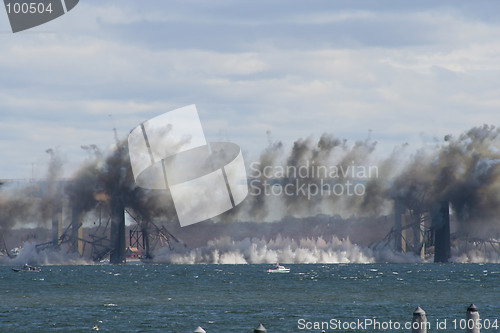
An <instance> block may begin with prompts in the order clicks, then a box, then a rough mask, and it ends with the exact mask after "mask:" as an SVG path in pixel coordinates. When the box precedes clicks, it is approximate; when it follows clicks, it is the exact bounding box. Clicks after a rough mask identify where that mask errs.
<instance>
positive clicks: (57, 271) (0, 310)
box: [0, 264, 500, 333]
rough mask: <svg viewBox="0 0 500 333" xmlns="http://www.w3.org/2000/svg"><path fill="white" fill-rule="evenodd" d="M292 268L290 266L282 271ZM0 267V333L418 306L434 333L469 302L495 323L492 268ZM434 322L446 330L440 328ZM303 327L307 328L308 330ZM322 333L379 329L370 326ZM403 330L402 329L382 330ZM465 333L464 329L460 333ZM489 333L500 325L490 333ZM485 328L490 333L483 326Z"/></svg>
mask: <svg viewBox="0 0 500 333" xmlns="http://www.w3.org/2000/svg"><path fill="white" fill-rule="evenodd" d="M287 266H288V265H287ZM268 267H270V266H269V265H120V266H112V265H94V266H92V265H88V266H42V271H41V272H38V273H36V272H35V273H33V272H18V273H16V272H13V271H12V270H11V267H8V266H0V331H1V332H91V331H92V327H93V325H98V326H99V329H100V332H185V333H188V332H193V330H194V329H195V328H196V327H197V326H198V325H201V326H202V327H203V328H204V329H205V330H206V331H207V333H210V332H253V329H254V328H255V327H256V326H257V325H258V324H259V323H260V322H262V323H263V324H264V326H265V327H266V328H267V330H268V332H269V333H273V332H307V331H310V332H321V330H307V329H304V330H301V329H299V323H300V319H303V321H302V323H307V322H309V323H311V325H312V324H313V323H314V322H323V321H330V320H331V319H336V320H341V321H346V322H351V321H355V320H357V319H360V320H364V319H365V318H370V319H376V320H378V321H379V322H380V323H382V322H388V321H389V320H391V321H392V322H396V321H397V322H401V323H404V322H406V321H409V320H411V317H412V312H413V310H414V309H415V307H416V306H417V305H420V306H421V307H422V308H423V309H424V310H425V311H426V313H427V318H428V320H429V322H430V323H431V325H432V326H431V327H432V330H431V332H437V331H439V332H456V330H453V326H452V320H454V319H455V320H460V319H462V318H465V311H466V309H467V306H468V305H469V304H470V303H475V304H476V305H477V306H478V308H479V311H480V314H481V318H483V319H490V320H491V321H493V320H495V319H497V318H496V317H495V316H499V313H500V300H499V299H498V297H497V289H498V282H499V280H500V265H498V264H446V265H437V264H331V265H330V264H329V265H321V264H309V265H289V267H290V268H291V273H289V274H269V273H266V272H265V270H266V268H268ZM436 320H440V321H446V322H447V329H446V330H445V329H441V330H437V329H436V327H435V322H436ZM304 325H305V324H304ZM326 331H327V332H378V331H379V330H375V329H373V328H369V327H364V329H360V330H357V329H351V330H330V329H327V330H326ZM388 331H393V332H409V331H407V330H404V329H400V330H388ZM460 331H461V330H460ZM489 331H491V332H496V331H500V329H498V330H497V329H491V330H489ZM482 332H487V330H482Z"/></svg>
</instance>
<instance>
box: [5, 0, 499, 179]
mask: <svg viewBox="0 0 500 333" xmlns="http://www.w3.org/2000/svg"><path fill="white" fill-rule="evenodd" d="M499 11H500V2H498V1H495V0H492V1H474V2H473V1H455V0H454V1H422V0H419V1H398V0H394V1H368V0H367V1H330V0H328V1H290V0H286V1H284V0H283V1H269V0H268V1H229V0H213V1H189V0H182V1H165V0H147V1H136V0H116V1H112V0H109V1H108V0H105V1H103V0H82V1H80V3H79V5H78V6H77V7H75V8H74V9H73V10H72V11H70V12H69V13H68V14H66V15H64V16H62V17H60V18H58V19H56V20H54V21H51V22H49V23H47V24H44V25H42V26H39V27H36V28H33V29H30V30H28V31H25V32H20V33H16V34H13V33H12V32H11V30H10V26H9V22H8V19H7V15H6V12H5V11H4V10H3V9H2V10H0V44H1V51H2V53H1V56H0V152H1V159H0V170H1V174H0V178H4V179H5V178H30V177H31V176H34V177H43V176H44V174H45V167H46V163H47V161H48V154H47V153H45V151H46V150H47V149H48V148H52V149H55V150H56V151H57V152H58V153H59V154H60V155H61V156H63V157H64V159H65V166H64V172H65V174H64V175H61V176H65V177H67V176H70V175H71V173H72V171H74V169H75V168H76V167H77V166H78V164H79V163H81V161H82V160H83V159H84V158H85V156H86V155H85V152H84V151H83V150H82V148H81V146H82V145H89V144H96V145H98V146H99V147H101V148H102V149H103V150H106V149H109V148H110V147H112V145H113V143H114V138H113V131H112V129H113V127H114V126H116V128H117V130H118V134H119V136H120V138H125V137H126V136H127V134H128V133H129V131H130V130H131V129H133V128H134V127H135V126H137V125H138V124H139V123H140V122H142V121H144V120H147V119H149V118H152V117H154V116H156V115H159V114H161V113H163V112H166V111H169V110H172V109H174V108H177V107H181V106H184V105H189V104H196V105H197V107H198V111H199V113H200V119H201V121H202V123H203V126H204V129H205V134H206V137H207V140H208V141H216V140H229V141H232V142H235V143H237V144H239V145H240V146H241V147H242V149H243V150H244V152H245V154H246V159H247V160H248V159H252V158H255V156H257V155H258V153H259V152H260V151H261V150H262V149H264V148H265V147H266V145H267V143H268V140H269V138H268V135H267V134H266V133H267V132H268V131H269V133H270V136H271V138H272V140H281V141H283V142H284V143H285V144H287V145H291V144H292V143H293V141H294V140H295V139H298V138H305V137H308V136H312V137H316V138H317V137H319V136H320V135H321V134H322V133H324V132H327V133H333V134H335V135H336V136H338V137H341V138H346V139H348V140H350V141H352V142H354V141H356V140H363V139H365V138H367V137H368V135H371V137H372V138H373V139H374V140H376V141H378V148H377V150H378V151H379V153H380V154H388V153H389V152H390V151H391V150H392V149H393V148H394V147H395V146H397V145H400V144H402V143H405V142H408V143H410V146H411V147H414V148H415V149H417V148H418V147H421V146H422V145H424V144H430V143H433V142H435V140H441V138H442V137H443V136H444V135H446V134H454V135H458V134H460V133H461V132H463V131H465V130H467V129H469V128H471V127H473V126H477V125H482V124H493V125H498V124H499V123H500V113H499V111H500V79H499V78H500V16H499V15H498V13H499ZM109 115H112V118H111V117H110V116H109Z"/></svg>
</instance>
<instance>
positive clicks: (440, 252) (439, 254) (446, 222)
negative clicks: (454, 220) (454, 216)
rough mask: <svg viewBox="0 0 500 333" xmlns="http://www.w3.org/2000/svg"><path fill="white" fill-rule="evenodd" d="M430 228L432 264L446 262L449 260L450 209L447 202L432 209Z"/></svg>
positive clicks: (440, 203)
mask: <svg viewBox="0 0 500 333" xmlns="http://www.w3.org/2000/svg"><path fill="white" fill-rule="evenodd" d="M431 218H432V228H433V229H434V239H435V244H434V262H441V263H443V262H448V260H449V259H450V258H451V240H450V207H449V203H448V201H443V202H439V203H437V204H436V205H435V206H434V207H432V215H431Z"/></svg>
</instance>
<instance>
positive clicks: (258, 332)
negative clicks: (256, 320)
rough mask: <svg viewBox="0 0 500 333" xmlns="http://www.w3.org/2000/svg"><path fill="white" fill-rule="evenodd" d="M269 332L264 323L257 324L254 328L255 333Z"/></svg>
mask: <svg viewBox="0 0 500 333" xmlns="http://www.w3.org/2000/svg"><path fill="white" fill-rule="evenodd" d="M265 332H267V330H266V328H265V327H264V325H262V324H259V326H257V327H256V328H255V329H254V330H253V333H265Z"/></svg>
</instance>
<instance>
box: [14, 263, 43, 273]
mask: <svg viewBox="0 0 500 333" xmlns="http://www.w3.org/2000/svg"><path fill="white" fill-rule="evenodd" d="M12 270H13V271H14V272H40V268H37V267H35V266H30V265H28V264H25V265H24V266H23V267H22V268H12Z"/></svg>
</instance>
